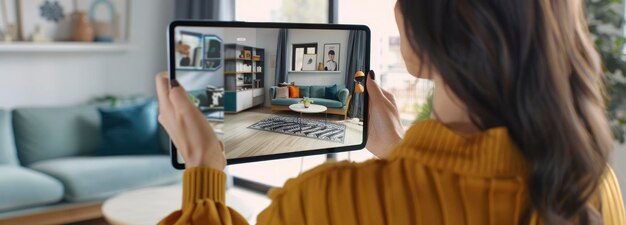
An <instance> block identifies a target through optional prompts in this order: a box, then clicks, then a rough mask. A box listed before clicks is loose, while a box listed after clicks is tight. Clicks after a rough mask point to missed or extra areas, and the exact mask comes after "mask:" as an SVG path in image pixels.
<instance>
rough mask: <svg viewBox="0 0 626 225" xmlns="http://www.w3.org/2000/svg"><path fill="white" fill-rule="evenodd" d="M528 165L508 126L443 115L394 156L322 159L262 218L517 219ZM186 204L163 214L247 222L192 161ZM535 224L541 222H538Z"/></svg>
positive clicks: (602, 195) (616, 201)
mask: <svg viewBox="0 0 626 225" xmlns="http://www.w3.org/2000/svg"><path fill="white" fill-rule="evenodd" d="M527 167H528V165H527V163H526V162H525V160H524V157H523V156H522V155H521V154H520V152H519V151H518V149H517V148H516V146H515V144H514V143H513V141H512V140H511V138H510V137H509V136H508V132H507V130H506V128H493V129H490V130H487V131H485V132H483V133H481V134H478V135H474V136H471V137H462V136H459V135H457V134H455V133H453V132H452V131H450V130H449V129H447V128H446V127H445V126H443V125H442V124H440V123H439V122H436V121H433V120H429V121H425V122H420V123H417V124H416V125H414V126H413V127H412V128H411V129H410V130H409V131H408V132H407V133H406V136H405V138H404V141H403V142H402V143H401V144H400V145H399V146H398V147H397V148H396V149H395V150H394V151H393V152H392V153H391V155H390V156H389V157H388V158H387V159H381V160H370V161H367V162H363V163H351V162H339V163H328V164H324V165H321V166H319V167H317V168H315V169H313V170H311V171H309V172H306V173H304V174H302V175H301V176H299V177H298V178H295V179H291V180H289V181H287V183H285V186H284V187H283V188H280V189H276V190H273V191H271V192H270V193H269V197H270V198H271V199H272V203H271V205H270V206H269V207H268V208H267V209H265V211H263V212H262V213H261V214H260V215H259V216H258V218H257V222H258V224H272V225H281V224H285V225H287V224H288V225H296V224H314V225H321V224H335V225H356V224H358V225H368V224H376V225H380V224H394V225H396V224H415V225H438V224H445V225H464V224H467V225H505V224H506V225H511V224H518V221H520V217H521V216H522V213H523V211H524V209H525V207H527V206H528V199H527V195H528V191H527V189H526V182H527V181H526V177H527V171H528V168H527ZM183 179H184V181H183V187H184V188H183V206H182V209H181V210H179V211H176V212H173V213H172V214H171V215H169V216H168V217H166V218H165V219H163V220H162V221H161V223H160V224H163V225H171V224H193V225H197V224H234V225H239V224H247V221H246V220H245V219H244V218H242V217H241V215H239V214H238V213H237V212H236V211H234V210H233V209H231V208H228V207H226V205H225V204H224V202H225V201H226V199H224V196H225V179H226V178H225V175H224V173H223V172H221V171H217V170H212V169H206V168H194V169H188V170H187V171H185V174H184V178H183ZM598 197H599V199H600V200H601V207H600V209H601V212H602V215H603V218H604V224H605V225H625V224H626V217H625V213H624V205H623V202H622V197H621V193H620V190H619V186H618V184H617V180H616V178H615V175H614V174H613V172H612V171H611V170H609V171H608V172H607V174H606V176H605V178H604V182H603V183H602V185H601V187H600V188H599V193H598ZM535 224H536V222H535Z"/></svg>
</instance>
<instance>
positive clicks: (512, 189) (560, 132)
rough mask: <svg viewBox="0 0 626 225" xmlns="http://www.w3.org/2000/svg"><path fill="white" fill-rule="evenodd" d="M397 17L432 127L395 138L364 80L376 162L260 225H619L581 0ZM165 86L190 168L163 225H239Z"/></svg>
mask: <svg viewBox="0 0 626 225" xmlns="http://www.w3.org/2000/svg"><path fill="white" fill-rule="evenodd" d="M395 13H396V22H397V25H398V29H399V30H400V35H401V43H402V45H403V46H402V55H403V57H404V60H405V62H406V64H407V69H408V71H409V73H411V74H412V75H414V76H416V77H419V78H428V79H431V80H433V81H434V83H435V87H436V88H435V96H434V113H433V117H434V119H433V120H429V121H424V122H419V123H417V124H415V125H413V126H412V127H411V128H410V129H409V130H408V131H407V132H406V134H404V135H403V131H402V129H401V126H400V123H399V122H398V121H399V120H398V113H397V109H396V106H395V104H394V100H393V97H392V96H391V95H390V94H388V93H387V92H385V91H383V90H381V89H380V88H379V87H378V86H377V85H376V83H375V82H374V81H373V80H372V79H371V78H368V81H367V88H368V91H369V94H370V98H372V99H371V100H370V101H369V102H370V104H371V105H370V110H371V111H370V113H371V115H372V116H371V118H372V119H371V120H370V121H371V126H370V128H369V129H370V134H371V135H370V136H369V141H368V145H367V148H368V149H369V150H370V151H372V153H374V154H375V155H377V156H379V157H380V159H378V160H371V161H367V162H364V163H350V162H340V163H331V164H324V165H322V166H319V167H318V168H316V169H313V170H312V171H309V172H307V173H305V174H303V175H301V176H300V177H298V178H296V179H293V180H290V181H288V182H287V183H286V184H285V186H284V187H283V188H281V189H279V190H274V191H272V192H271V193H269V196H270V198H271V199H272V204H271V205H270V206H269V207H268V208H267V209H266V210H265V211H263V212H262V213H261V214H260V215H259V217H258V223H259V224H341V225H349V224H428V225H430V224H455V225H456V224H481V225H482V224H498V225H499V224H608V225H617V224H626V219H625V216H624V208H623V203H622V198H621V194H620V193H619V187H618V184H617V182H616V179H615V176H614V174H613V172H612V171H611V169H610V168H609V167H608V166H607V157H608V155H609V150H610V149H611V147H612V139H611V134H610V130H609V127H608V122H607V118H606V117H605V113H604V106H603V98H602V97H603V96H602V88H601V83H602V76H601V74H602V73H601V66H600V61H599V57H598V54H597V52H596V51H595V50H594V47H593V45H592V42H591V40H590V38H589V32H588V30H587V28H586V27H587V25H586V22H585V18H584V10H583V5H582V1H581V0H509V1H498V0H484V1H467V0H438V1H433V0H398V2H397V4H396V10H395ZM166 77H167V76H166V75H161V76H160V77H158V78H157V83H158V85H157V86H158V91H159V99H160V110H161V111H160V113H161V115H160V117H159V119H160V121H161V123H162V124H163V125H164V126H165V128H166V129H167V131H168V132H169V133H170V134H171V136H172V138H173V141H174V142H175V144H176V145H177V146H178V147H179V149H180V151H181V153H182V154H183V157H184V158H185V160H186V162H187V165H188V166H189V167H190V168H189V169H187V170H186V171H185V174H184V191H183V194H184V195H183V196H184V200H183V207H182V210H180V211H177V212H174V213H173V214H171V215H170V216H168V217H167V218H165V219H164V220H163V221H162V222H161V223H162V224H246V221H245V220H244V219H243V218H242V217H241V216H240V215H239V214H237V213H236V212H235V211H233V210H232V209H229V208H227V207H226V206H225V205H224V201H225V200H224V180H225V177H224V173H222V172H221V171H222V169H223V168H224V166H225V160H224V153H223V145H222V144H221V143H220V142H219V141H218V140H217V138H216V137H215V135H214V134H213V133H212V132H211V129H210V127H209V126H208V125H207V124H206V123H204V122H202V121H203V118H202V117H201V115H200V114H199V113H197V110H195V108H193V107H192V105H191V104H189V103H188V100H187V97H186V95H185V92H184V90H183V88H181V87H178V86H179V85H176V82H174V83H173V84H174V87H173V88H172V89H169V88H168V86H167V78H166ZM206 133H210V135H209V137H207V136H206V135H205V134H206Z"/></svg>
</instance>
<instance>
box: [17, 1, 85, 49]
mask: <svg viewBox="0 0 626 225" xmlns="http://www.w3.org/2000/svg"><path fill="white" fill-rule="evenodd" d="M17 9H18V15H19V26H20V27H19V30H20V35H21V37H22V40H24V41H33V38H34V36H35V37H38V38H40V39H48V40H50V41H67V40H69V38H70V34H71V32H72V29H71V12H72V11H74V4H73V1H72V0H17Z"/></svg>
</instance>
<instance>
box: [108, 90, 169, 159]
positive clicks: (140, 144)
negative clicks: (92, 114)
mask: <svg viewBox="0 0 626 225" xmlns="http://www.w3.org/2000/svg"><path fill="white" fill-rule="evenodd" d="M98 111H99V112H100V116H101V119H102V128H101V129H102V148H101V154H102V155H142V154H159V153H162V151H161V149H160V145H159V144H160V142H159V133H158V132H159V125H158V122H157V115H158V110H157V103H156V100H154V99H150V100H148V101H146V102H143V103H140V104H136V105H130V106H124V107H113V108H99V109H98Z"/></svg>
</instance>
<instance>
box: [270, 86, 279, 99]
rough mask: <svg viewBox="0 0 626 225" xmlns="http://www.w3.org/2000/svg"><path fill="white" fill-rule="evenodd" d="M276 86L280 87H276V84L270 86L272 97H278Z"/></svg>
mask: <svg viewBox="0 0 626 225" xmlns="http://www.w3.org/2000/svg"><path fill="white" fill-rule="evenodd" d="M276 88H278V87H276V86H272V87H270V99H274V98H276Z"/></svg>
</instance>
